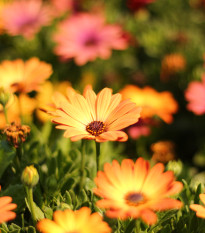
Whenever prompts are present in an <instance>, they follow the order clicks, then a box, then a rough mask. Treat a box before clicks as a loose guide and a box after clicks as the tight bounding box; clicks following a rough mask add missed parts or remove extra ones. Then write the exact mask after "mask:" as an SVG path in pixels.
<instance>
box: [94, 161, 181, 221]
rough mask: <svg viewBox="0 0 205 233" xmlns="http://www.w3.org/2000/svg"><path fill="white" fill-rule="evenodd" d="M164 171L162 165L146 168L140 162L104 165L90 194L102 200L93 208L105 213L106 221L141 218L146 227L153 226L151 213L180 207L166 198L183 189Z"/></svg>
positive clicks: (170, 174)
mask: <svg viewBox="0 0 205 233" xmlns="http://www.w3.org/2000/svg"><path fill="white" fill-rule="evenodd" d="M163 171H164V165H163V164H162V163H158V164H156V165H155V166H154V167H152V168H150V167H149V163H148V162H147V161H145V160H144V159H143V158H139V159H137V161H136V162H135V163H134V162H133V161H132V160H130V159H124V160H123V161H122V164H121V166H120V164H119V163H118V161H116V160H114V161H113V162H112V165H111V164H109V163H106V164H105V165H104V172H103V171H99V172H98V173H97V177H96V178H95V183H96V185H97V188H95V189H94V193H95V194H96V195H98V196H100V197H102V198H103V199H101V200H99V201H98V202H97V206H98V207H100V208H105V209H107V211H106V214H107V216H108V217H110V218H120V219H126V218H129V217H131V218H141V219H142V220H143V221H145V222H146V223H147V224H155V223H156V222H157V216H156V214H155V213H154V211H162V210H168V209H173V208H180V207H181V206H182V203H181V202H180V201H178V200H174V199H171V198H170V195H173V194H176V193H178V192H180V191H181V189H182V187H183V185H182V183H181V182H178V181H175V180H174V175H173V172H171V171H167V172H163Z"/></svg>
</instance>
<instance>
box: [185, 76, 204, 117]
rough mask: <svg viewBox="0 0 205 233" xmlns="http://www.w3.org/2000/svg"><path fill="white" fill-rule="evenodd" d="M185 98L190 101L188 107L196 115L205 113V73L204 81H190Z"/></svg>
mask: <svg viewBox="0 0 205 233" xmlns="http://www.w3.org/2000/svg"><path fill="white" fill-rule="evenodd" d="M185 98H186V100H187V101H188V102H189V103H188V105H187V109H188V110H190V111H192V112H194V113H195V114H196V115H202V114H205V75H204V76H203V77H202V82H199V81H193V82H191V83H189V85H188V88H187V89H186V91H185Z"/></svg>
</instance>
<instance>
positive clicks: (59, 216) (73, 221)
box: [37, 207, 111, 233]
mask: <svg viewBox="0 0 205 233" xmlns="http://www.w3.org/2000/svg"><path fill="white" fill-rule="evenodd" d="M53 218H54V220H53V221H52V220H50V219H42V220H40V221H39V222H38V223H37V229H38V230H39V231H40V232H43V233H65V232H70V233H71V232H73V233H74V232H76V233H77V232H78V233H90V232H93V230H94V232H95V233H109V232H111V229H110V227H109V226H108V224H107V223H106V222H104V221H103V220H102V216H101V215H100V214H99V213H93V214H91V210H90V209H89V208H88V207H82V208H81V209H79V210H77V211H72V210H69V209H66V210H64V211H60V210H58V211H55V212H54V214H53Z"/></svg>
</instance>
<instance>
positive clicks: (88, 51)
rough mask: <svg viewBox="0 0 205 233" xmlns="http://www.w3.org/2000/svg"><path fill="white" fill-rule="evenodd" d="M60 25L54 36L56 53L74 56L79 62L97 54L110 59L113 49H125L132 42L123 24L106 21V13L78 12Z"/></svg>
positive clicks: (89, 59) (64, 57)
mask: <svg viewBox="0 0 205 233" xmlns="http://www.w3.org/2000/svg"><path fill="white" fill-rule="evenodd" d="M58 29H59V31H58V32H57V33H56V35H55V36H54V40H55V41H56V42H57V46H56V48H55V53H56V54H57V55H59V56H61V57H62V59H63V60H67V59H70V58H74V60H75V62H76V64H77V65H84V64H85V63H86V62H88V61H94V60H95V59H96V58H97V57H99V58H102V59H108V58H109V57H110V56H111V50H112V49H119V50H123V49H126V48H127V46H128V42H127V40H126V39H125V37H123V31H122V29H121V27H120V26H118V25H110V24H105V18H104V17H103V16H102V15H95V14H88V13H80V14H76V15H73V16H71V17H70V18H68V19H66V20H65V21H63V22H61V23H60V25H59V28H58Z"/></svg>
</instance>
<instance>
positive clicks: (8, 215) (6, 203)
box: [0, 186, 17, 224]
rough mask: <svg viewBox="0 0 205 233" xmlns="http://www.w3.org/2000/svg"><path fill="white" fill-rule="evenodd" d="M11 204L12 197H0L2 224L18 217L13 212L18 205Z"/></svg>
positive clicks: (0, 220)
mask: <svg viewBox="0 0 205 233" xmlns="http://www.w3.org/2000/svg"><path fill="white" fill-rule="evenodd" d="M0 190H1V186H0ZM11 202H12V198H11V197H7V196H5V197H0V224H1V223H3V222H7V221H9V220H12V219H14V218H15V217H16V213H14V212H12V211H11V210H14V209H16V207H17V205H16V204H14V203H11Z"/></svg>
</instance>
